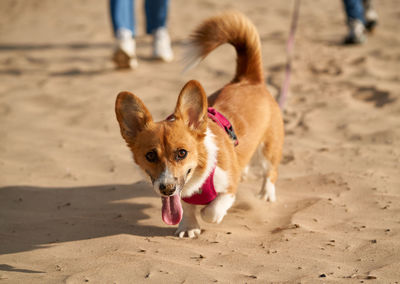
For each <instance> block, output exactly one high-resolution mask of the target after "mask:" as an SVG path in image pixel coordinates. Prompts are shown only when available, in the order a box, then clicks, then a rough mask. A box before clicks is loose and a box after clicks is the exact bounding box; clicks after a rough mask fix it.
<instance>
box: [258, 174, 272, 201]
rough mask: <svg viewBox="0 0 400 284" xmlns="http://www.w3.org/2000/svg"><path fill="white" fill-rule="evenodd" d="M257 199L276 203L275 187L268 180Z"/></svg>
mask: <svg viewBox="0 0 400 284" xmlns="http://www.w3.org/2000/svg"><path fill="white" fill-rule="evenodd" d="M258 198H260V199H261V200H264V201H270V202H275V201H276V195H275V185H274V184H273V183H272V182H271V181H270V180H269V179H267V182H266V184H265V186H263V187H262V188H261V190H260V193H259V194H258Z"/></svg>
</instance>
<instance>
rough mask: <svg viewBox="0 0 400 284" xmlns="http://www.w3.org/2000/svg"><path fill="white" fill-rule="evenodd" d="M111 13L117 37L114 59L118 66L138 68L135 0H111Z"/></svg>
mask: <svg viewBox="0 0 400 284" xmlns="http://www.w3.org/2000/svg"><path fill="white" fill-rule="evenodd" d="M110 13H111V22H112V26H113V31H114V36H115V38H116V47H115V51H114V55H113V60H114V62H115V63H116V65H117V67H118V68H136V67H137V66H138V62H137V58H136V43H135V39H134V38H133V37H134V36H135V26H134V20H135V19H134V4H133V0H110Z"/></svg>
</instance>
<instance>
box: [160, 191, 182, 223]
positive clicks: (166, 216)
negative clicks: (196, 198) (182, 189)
mask: <svg viewBox="0 0 400 284" xmlns="http://www.w3.org/2000/svg"><path fill="white" fill-rule="evenodd" d="M161 200H162V209H161V212H162V219H163V221H164V223H165V224H168V225H176V224H178V223H179V222H180V221H181V220H182V214H183V210H182V204H181V197H180V195H179V194H175V195H172V196H162V197H161Z"/></svg>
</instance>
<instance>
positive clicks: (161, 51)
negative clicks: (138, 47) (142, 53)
mask: <svg viewBox="0 0 400 284" xmlns="http://www.w3.org/2000/svg"><path fill="white" fill-rule="evenodd" d="M153 37H154V41H153V57H154V58H156V59H161V60H163V61H165V62H170V61H172V60H173V59H174V54H173V52H172V48H171V39H170V38H169V34H168V31H167V29H166V28H165V27H161V28H158V29H157V30H155V31H154V32H153Z"/></svg>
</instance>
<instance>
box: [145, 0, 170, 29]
mask: <svg viewBox="0 0 400 284" xmlns="http://www.w3.org/2000/svg"><path fill="white" fill-rule="evenodd" d="M168 2H169V1H168V0H146V1H145V5H144V8H145V12H146V32H147V33H148V34H152V33H153V32H155V31H156V30H157V29H158V28H162V27H166V26H167V15H168Z"/></svg>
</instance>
